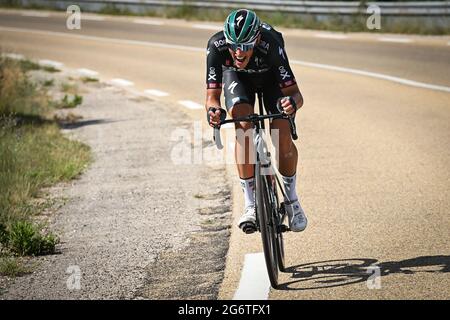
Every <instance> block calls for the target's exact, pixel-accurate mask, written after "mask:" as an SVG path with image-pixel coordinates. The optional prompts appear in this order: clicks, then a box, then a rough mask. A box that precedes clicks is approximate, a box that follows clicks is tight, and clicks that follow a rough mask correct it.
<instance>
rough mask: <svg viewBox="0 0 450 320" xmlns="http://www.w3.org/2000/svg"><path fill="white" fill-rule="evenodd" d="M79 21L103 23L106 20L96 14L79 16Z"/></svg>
mask: <svg viewBox="0 0 450 320" xmlns="http://www.w3.org/2000/svg"><path fill="white" fill-rule="evenodd" d="M81 20H92V21H104V20H106V18H105V17H102V16H99V15H96V14H85V13H82V14H81Z"/></svg>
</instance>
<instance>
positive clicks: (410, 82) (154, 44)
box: [0, 27, 450, 92]
mask: <svg viewBox="0 0 450 320" xmlns="http://www.w3.org/2000/svg"><path fill="white" fill-rule="evenodd" d="M0 30H3V31H10V32H22V33H27V34H38V35H53V36H60V37H64V38H66V39H67V38H70V37H72V38H76V39H84V40H93V41H101V42H109V43H120V44H132V45H142V46H149V47H158V48H167V49H176V50H188V51H195V52H202V53H203V52H205V49H203V48H197V47H189V46H181V45H172V44H167V43H160V42H146V41H136V40H123V39H116V38H105V37H95V36H86V35H79V34H70V33H67V32H53V31H41V30H29V29H21V28H10V27H0ZM291 63H294V64H299V65H304V66H308V67H312V68H320V69H327V70H333V71H340V72H347V73H352V74H358V75H362V76H367V77H372V78H378V79H383V80H388V81H392V82H397V83H401V84H404V85H409V86H413V87H419V88H424V89H431V90H438V91H445V92H450V87H446V86H439V85H433V84H428V83H423V82H417V81H413V80H408V79H403V78H398V77H394V76H389V75H385V74H381V73H375V72H368V71H363V70H357V69H350V68H343V67H338V66H332V65H326V64H320V63H312V62H307V61H299V60H291Z"/></svg>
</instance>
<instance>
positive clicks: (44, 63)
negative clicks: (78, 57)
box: [38, 59, 64, 69]
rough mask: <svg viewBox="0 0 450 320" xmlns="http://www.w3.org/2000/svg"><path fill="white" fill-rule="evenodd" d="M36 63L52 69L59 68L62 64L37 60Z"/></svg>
mask: <svg viewBox="0 0 450 320" xmlns="http://www.w3.org/2000/svg"><path fill="white" fill-rule="evenodd" d="M38 63H39V64H40V65H43V66H46V67H53V68H57V69H58V68H61V67H62V66H63V65H64V64H63V63H61V62H58V61H53V60H45V59H43V60H39V61H38Z"/></svg>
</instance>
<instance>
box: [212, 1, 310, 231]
mask: <svg viewBox="0 0 450 320" xmlns="http://www.w3.org/2000/svg"><path fill="white" fill-rule="evenodd" d="M206 84H207V90H206V111H207V119H208V122H209V124H210V125H211V126H214V125H217V124H218V123H219V122H220V117H221V115H223V114H226V111H225V110H224V109H222V108H221V102H220V96H221V93H222V87H223V89H224V91H225V92H224V96H225V105H226V108H227V110H228V112H229V114H230V115H231V116H232V117H233V118H237V117H245V116H247V115H249V114H252V113H254V111H253V110H254V103H255V92H256V89H257V88H262V91H263V97H264V105H265V106H266V112H268V113H279V111H278V110H277V108H276V105H277V102H278V101H280V102H281V106H282V108H283V110H284V112H285V113H286V114H288V115H290V116H292V117H294V116H295V113H296V111H297V110H298V109H299V108H300V107H301V106H302V105H303V97H302V94H301V93H300V90H299V88H298V86H297V83H296V80H295V78H294V74H293V73H292V70H291V68H290V66H289V61H288V57H287V55H286V51H285V49H284V40H283V37H282V34H281V33H279V32H278V31H276V30H275V29H274V28H273V27H271V26H270V25H268V24H266V23H261V21H260V19H259V18H258V17H257V15H256V14H255V13H254V12H253V11H251V10H247V9H239V10H234V11H232V12H231V13H230V14H229V15H228V17H227V19H226V20H225V24H224V29H223V31H220V32H217V33H216V34H214V35H213V36H212V37H211V38H210V40H209V41H208V47H207V69H206ZM270 127H271V130H273V129H278V130H279V131H278V132H279V142H278V149H277V150H276V152H277V154H278V158H279V165H278V166H279V168H278V170H279V172H280V174H281V176H282V180H283V184H284V188H285V191H286V192H285V193H286V199H284V200H285V204H286V211H287V213H288V218H289V227H290V229H291V230H292V231H303V230H304V229H305V228H306V225H307V219H306V216H305V213H304V211H303V209H302V207H301V205H300V202H299V199H298V196H297V191H296V168H297V159H298V155H297V148H296V147H295V145H294V143H293V141H292V138H291V134H290V127H289V121H287V120H286V119H277V120H273V121H272V122H271V125H270ZM235 129H236V133H237V135H236V147H235V158H236V163H237V169H238V174H239V177H240V182H241V186H242V190H243V192H244V200H245V210H244V214H243V215H242V217H241V218H240V220H239V227H240V228H241V229H242V230H244V231H245V232H246V233H252V232H254V231H256V224H255V223H256V215H255V199H254V185H255V180H254V165H253V164H252V163H250V162H245V161H240V160H239V159H250V155H249V149H251V148H246V147H245V139H244V140H243V139H239V137H238V135H239V133H240V132H243V133H244V134H245V131H247V130H251V129H252V124H251V123H248V122H237V123H236V124H235ZM239 129H240V130H239ZM275 145H277V144H275ZM242 162H243V163H242Z"/></svg>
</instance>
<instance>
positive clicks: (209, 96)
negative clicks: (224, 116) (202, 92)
mask: <svg viewBox="0 0 450 320" xmlns="http://www.w3.org/2000/svg"><path fill="white" fill-rule="evenodd" d="M221 94H222V89H206V104H205V108H206V111H208V109H209V107H216V108H217V107H220V95H221Z"/></svg>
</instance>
